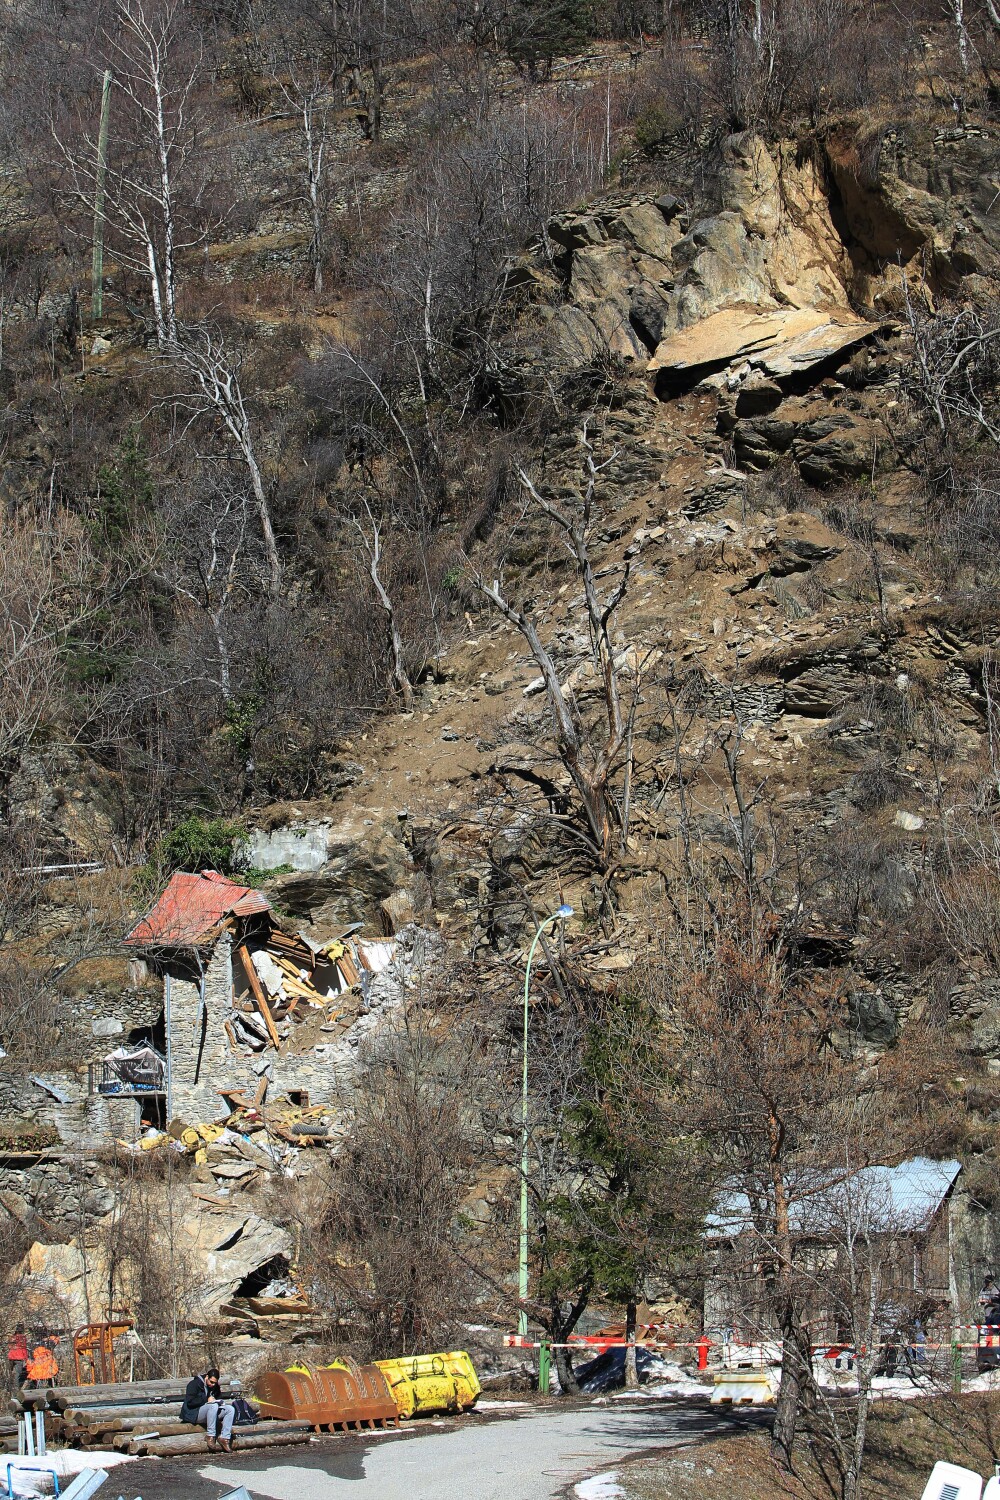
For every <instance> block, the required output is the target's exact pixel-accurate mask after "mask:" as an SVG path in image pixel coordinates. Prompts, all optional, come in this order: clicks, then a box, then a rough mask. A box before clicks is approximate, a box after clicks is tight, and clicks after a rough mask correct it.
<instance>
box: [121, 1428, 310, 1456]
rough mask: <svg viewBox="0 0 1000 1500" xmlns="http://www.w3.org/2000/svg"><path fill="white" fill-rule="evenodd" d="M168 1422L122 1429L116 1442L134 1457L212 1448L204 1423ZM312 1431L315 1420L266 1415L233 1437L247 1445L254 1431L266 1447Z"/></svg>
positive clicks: (259, 1443)
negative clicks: (173, 1424)
mask: <svg viewBox="0 0 1000 1500" xmlns="http://www.w3.org/2000/svg"><path fill="white" fill-rule="evenodd" d="M168 1425H169V1424H167V1423H163V1425H162V1426H160V1425H156V1424H153V1423H151V1424H150V1430H149V1432H147V1433H143V1432H123V1433H120V1434H119V1435H118V1436H117V1438H116V1439H115V1446H116V1447H120V1448H121V1449H122V1451H123V1452H126V1453H129V1454H131V1455H132V1456H133V1457H134V1456H135V1455H136V1454H139V1455H147V1454H148V1455H149V1456H150V1457H152V1456H153V1455H155V1454H157V1453H162V1454H164V1455H165V1456H167V1457H168V1458H169V1457H171V1456H172V1455H173V1454H174V1453H178V1454H179V1453H201V1452H206V1453H207V1452H208V1451H209V1448H208V1434H207V1432H206V1431H205V1429H204V1427H192V1426H191V1425H190V1424H188V1423H177V1427H178V1429H180V1430H178V1431H177V1432H173V1431H168V1430H167V1428H168ZM311 1432H312V1424H311V1423H310V1422H307V1421H305V1420H304V1419H302V1420H296V1421H291V1422H279V1421H274V1420H267V1419H265V1420H264V1421H262V1422H258V1423H257V1424H256V1426H254V1427H234V1428H233V1437H234V1438H237V1439H238V1440H239V1446H240V1447H243V1446H244V1445H245V1439H244V1435H245V1434H247V1435H249V1434H252V1435H253V1436H254V1437H255V1438H259V1439H260V1442H258V1443H255V1444H254V1445H253V1446H255V1447H262V1446H264V1444H265V1443H273V1442H277V1443H279V1444H281V1443H284V1442H286V1441H287V1440H288V1438H289V1437H294V1436H295V1435H298V1436H299V1437H300V1438H308V1437H309V1435H310V1433H311ZM181 1442H183V1443H185V1444H186V1446H185V1447H183V1448H181V1447H177V1448H176V1449H174V1448H172V1447H171V1448H168V1447H167V1444H173V1443H177V1444H180V1443H181Z"/></svg>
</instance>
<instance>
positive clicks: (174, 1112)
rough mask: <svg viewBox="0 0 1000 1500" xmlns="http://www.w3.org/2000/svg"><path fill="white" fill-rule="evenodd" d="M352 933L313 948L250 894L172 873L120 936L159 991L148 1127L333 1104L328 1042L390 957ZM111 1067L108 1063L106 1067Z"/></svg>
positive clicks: (385, 945)
mask: <svg viewBox="0 0 1000 1500" xmlns="http://www.w3.org/2000/svg"><path fill="white" fill-rule="evenodd" d="M359 925H360V924H354V925H353V926H352V927H349V928H348V929H347V930H346V931H344V932H342V933H340V934H339V935H337V936H335V937H334V938H332V939H329V940H327V941H326V942H324V943H317V942H313V941H312V940H311V939H309V938H306V937H303V936H302V935H301V934H299V933H293V932H289V931H287V930H286V929H285V928H284V927H283V926H282V925H281V924H280V923H279V922H278V920H277V918H276V917H275V914H274V912H273V910H272V908H271V906H270V904H269V902H268V900H267V898H266V897H265V896H263V895H262V894H261V893H260V892H259V891H255V890H253V889H251V888H250V887H248V886H243V885H239V884H237V883H236V882H235V881H232V880H229V879H227V877H226V876H224V875H219V874H217V873H216V872H215V871H213V870H204V871H202V872H201V873H200V874H193V875H190V874H183V873H180V872H178V873H177V874H174V875H173V876H171V878H170V880H169V882H168V884H167V886H166V889H165V890H164V891H163V894H162V895H161V896H160V898H159V900H158V901H157V902H156V903H155V905H154V906H153V907H152V909H151V910H150V911H148V912H147V913H146V915H145V916H144V917H143V918H142V919H141V921H139V922H137V923H136V925H135V926H134V927H133V928H132V930H131V932H130V933H129V934H128V936H127V937H126V939H125V945H126V947H127V948H128V950H129V952H130V953H131V954H132V956H133V962H134V963H135V964H136V965H137V966H140V965H141V968H137V972H136V974H135V978H136V979H141V978H146V977H148V975H149V974H152V975H154V976H156V977H157V978H159V979H160V980H161V981H162V985H163V1038H164V1056H163V1059H162V1088H161V1093H162V1107H161V1111H160V1120H159V1122H158V1123H161V1124H165V1123H166V1122H167V1121H170V1120H174V1119H179V1120H184V1121H186V1122H189V1123H192V1124H194V1123H196V1122H198V1121H206V1120H213V1119H215V1118H217V1117H218V1116H219V1114H220V1113H226V1112H227V1110H226V1104H236V1105H244V1104H247V1103H249V1102H250V1101H254V1102H255V1103H256V1104H258V1105H259V1104H260V1103H261V1102H262V1100H263V1098H264V1096H265V1094H266V1093H270V1094H271V1095H272V1096H273V1095H276V1094H280V1095H284V1096H286V1097H288V1098H290V1099H292V1100H293V1101H295V1102H303V1103H306V1104H308V1103H309V1102H310V1101H311V1102H312V1103H314V1104H325V1103H330V1102H332V1100H333V1099H334V1097H335V1095H336V1092H337V1086H338V1078H337V1068H336V1065H335V1062H334V1060H333V1058H332V1057H331V1055H330V1054H331V1053H332V1052H333V1051H334V1046H333V1041H334V1038H335V1037H336V1036H338V1035H341V1034H342V1033H343V1031H344V1029H345V1028H346V1027H348V1026H350V1025H351V1024H352V1023H353V1021H354V1020H355V1019H356V1018H357V1016H358V1014H359V1011H361V1012H363V1011H364V1010H365V1001H366V998H367V995H368V989H369V986H370V983H371V981H372V979H373V977H374V976H375V975H377V974H379V973H382V972H383V971H384V970H386V969H387V968H388V966H389V965H390V964H391V962H392V959H393V955H394V953H395V949H396V943H395V941H394V940H393V939H389V940H386V941H363V940H362V939H361V938H359V937H358V936H357V928H358V926H359ZM117 1061H118V1060H117V1059H114V1058H109V1059H107V1062H108V1064H109V1066H110V1067H111V1069H112V1070H114V1068H115V1063H116V1062H117ZM102 1087H104V1088H105V1089H111V1088H113V1087H114V1079H113V1078H112V1079H110V1080H109V1081H108V1082H104V1083H102Z"/></svg>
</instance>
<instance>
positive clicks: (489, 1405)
mask: <svg viewBox="0 0 1000 1500" xmlns="http://www.w3.org/2000/svg"><path fill="white" fill-rule="evenodd" d="M530 1405H531V1402H530V1401H477V1402H476V1405H475V1410H476V1411H513V1410H514V1408H515V1406H530Z"/></svg>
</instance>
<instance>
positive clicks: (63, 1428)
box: [11, 1380, 310, 1458]
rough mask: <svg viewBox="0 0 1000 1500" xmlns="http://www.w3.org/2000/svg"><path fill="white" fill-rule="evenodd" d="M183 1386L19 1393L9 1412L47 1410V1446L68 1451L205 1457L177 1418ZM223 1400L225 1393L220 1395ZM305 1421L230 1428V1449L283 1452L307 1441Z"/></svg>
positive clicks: (203, 1445)
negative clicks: (89, 1450) (194, 1454)
mask: <svg viewBox="0 0 1000 1500" xmlns="http://www.w3.org/2000/svg"><path fill="white" fill-rule="evenodd" d="M186 1385H187V1382H186V1381H178V1380H136V1381H132V1382H131V1383H128V1384H125V1383H123V1384H118V1385H87V1386H54V1387H51V1388H47V1389H42V1390H33V1391H22V1392H21V1394H20V1399H17V1400H13V1401H11V1407H12V1409H13V1410H14V1411H19V1410H21V1409H28V1408H32V1407H39V1406H48V1408H49V1410H48V1411H47V1412H46V1418H45V1428H46V1434H47V1438H48V1441H49V1442H50V1443H60V1444H63V1445H65V1446H67V1447H72V1448H95V1449H96V1448H99V1449H103V1450H105V1451H106V1450H107V1449H108V1448H115V1449H118V1450H120V1451H121V1452H124V1453H128V1454H130V1455H132V1456H140V1457H151V1456H153V1455H154V1454H155V1455H157V1456H159V1457H163V1458H173V1457H174V1456H176V1455H179V1454H184V1453H207V1452H208V1451H209V1447H208V1435H207V1433H206V1432H205V1429H204V1428H203V1427H195V1426H193V1425H192V1424H191V1423H190V1422H182V1421H181V1419H180V1417H179V1415H178V1413H179V1411H180V1405H181V1402H182V1400H183V1398H184V1391H185V1388H186ZM223 1394H225V1390H224V1391H223ZM309 1435H310V1425H309V1423H308V1422H305V1421H291V1422H285V1421H263V1422H258V1423H256V1425H255V1426H253V1427H234V1428H233V1448H234V1449H244V1448H267V1447H286V1446H288V1445H290V1444H296V1443H306V1442H308V1441H309Z"/></svg>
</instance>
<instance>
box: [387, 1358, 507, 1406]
mask: <svg viewBox="0 0 1000 1500" xmlns="http://www.w3.org/2000/svg"><path fill="white" fill-rule="evenodd" d="M375 1363H376V1364H377V1365H378V1367H379V1369H380V1370H381V1371H382V1374H383V1375H384V1376H385V1378H386V1380H387V1382H388V1385H389V1389H390V1390H391V1391H392V1395H393V1399H394V1400H395V1402H396V1406H397V1409H398V1411H399V1415H400V1416H401V1417H415V1416H421V1415H428V1414H429V1413H431V1412H457V1411H468V1410H469V1409H470V1407H473V1406H475V1404H476V1398H477V1397H478V1395H479V1392H480V1390H481V1386H480V1384H479V1380H478V1378H477V1376H476V1372H475V1369H474V1368H473V1364H472V1360H471V1359H470V1358H469V1356H468V1355H467V1354H466V1353H465V1352H464V1351H463V1350H453V1351H452V1352H451V1353H450V1354H410V1355H406V1356H405V1357H404V1358H401V1359H378V1360H376V1361H375Z"/></svg>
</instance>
